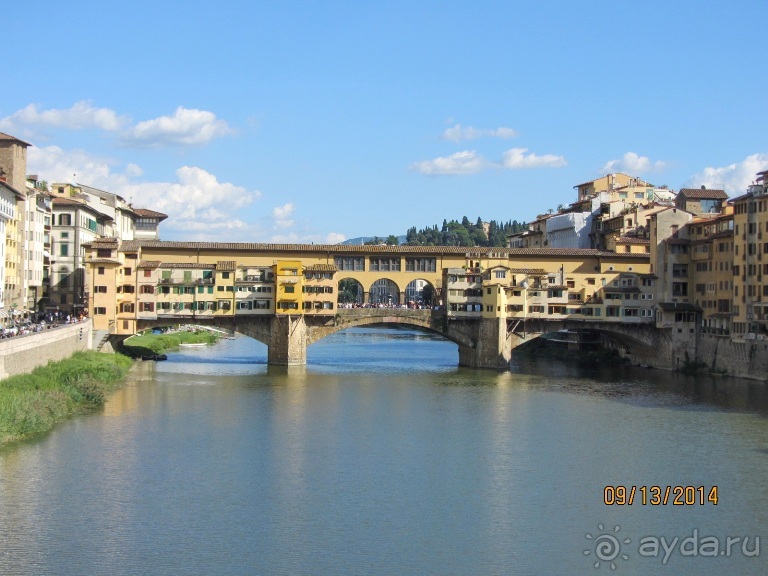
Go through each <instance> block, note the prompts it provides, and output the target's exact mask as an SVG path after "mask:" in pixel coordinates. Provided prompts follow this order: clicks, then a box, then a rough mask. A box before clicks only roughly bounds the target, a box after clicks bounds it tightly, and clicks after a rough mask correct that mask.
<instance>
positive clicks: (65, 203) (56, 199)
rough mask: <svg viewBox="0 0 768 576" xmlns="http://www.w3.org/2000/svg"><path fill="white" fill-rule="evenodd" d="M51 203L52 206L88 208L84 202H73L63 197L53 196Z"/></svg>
mask: <svg viewBox="0 0 768 576" xmlns="http://www.w3.org/2000/svg"><path fill="white" fill-rule="evenodd" d="M51 201H52V202H53V203H54V204H60V205H63V206H88V205H87V204H86V203H85V202H80V201H78V200H73V199H72V198H67V197H65V196H54V197H53V198H52V199H51Z"/></svg>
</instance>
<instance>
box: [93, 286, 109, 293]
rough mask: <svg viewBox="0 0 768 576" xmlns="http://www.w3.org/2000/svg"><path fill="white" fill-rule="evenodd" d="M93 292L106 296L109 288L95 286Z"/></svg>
mask: <svg viewBox="0 0 768 576" xmlns="http://www.w3.org/2000/svg"><path fill="white" fill-rule="evenodd" d="M93 291H94V292H95V293H96V294H106V293H107V287H106V286H94V287H93Z"/></svg>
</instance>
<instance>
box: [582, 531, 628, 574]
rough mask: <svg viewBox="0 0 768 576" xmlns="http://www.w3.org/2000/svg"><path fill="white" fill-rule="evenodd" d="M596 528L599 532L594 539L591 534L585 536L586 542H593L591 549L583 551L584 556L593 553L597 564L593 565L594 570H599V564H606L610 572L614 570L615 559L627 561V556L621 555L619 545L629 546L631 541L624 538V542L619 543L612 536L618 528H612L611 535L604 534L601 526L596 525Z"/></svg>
mask: <svg viewBox="0 0 768 576" xmlns="http://www.w3.org/2000/svg"><path fill="white" fill-rule="evenodd" d="M597 528H598V529H599V530H600V534H597V535H596V536H594V537H593V536H592V534H589V533H587V534H586V538H587V540H591V541H593V542H594V546H593V547H592V548H591V549H588V550H584V556H589V555H590V554H592V552H594V553H595V556H596V557H597V562H595V564H594V566H595V568H600V563H601V562H607V563H609V564H610V566H611V570H616V563H615V562H614V560H616V558H622V559H624V560H629V556H627V555H626V554H622V553H621V545H622V544H629V543H630V542H631V540H630V539H629V538H625V539H624V540H622V541H619V538H618V537H617V536H614V534H618V533H619V530H620V529H621V527H620V526H614V528H613V534H612V533H610V532H606V530H605V528H603V525H602V524H598V525H597Z"/></svg>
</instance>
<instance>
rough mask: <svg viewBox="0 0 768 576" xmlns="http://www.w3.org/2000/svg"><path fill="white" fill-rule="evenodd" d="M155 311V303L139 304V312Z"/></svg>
mask: <svg viewBox="0 0 768 576" xmlns="http://www.w3.org/2000/svg"><path fill="white" fill-rule="evenodd" d="M154 311H155V303H154V302H139V312H154Z"/></svg>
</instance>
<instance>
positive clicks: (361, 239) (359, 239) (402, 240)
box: [339, 234, 405, 246]
mask: <svg viewBox="0 0 768 576" xmlns="http://www.w3.org/2000/svg"><path fill="white" fill-rule="evenodd" d="M387 236H389V234H385V235H384V236H378V238H380V239H381V241H382V242H383V241H384V240H386V239H387ZM374 238H377V236H358V237H357V238H350V239H349V240H344V242H339V244H351V245H357V246H360V245H362V244H365V243H366V242H369V241H371V240H373V239H374ZM397 241H398V242H399V243H400V244H405V234H403V235H402V236H398V237H397Z"/></svg>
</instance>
